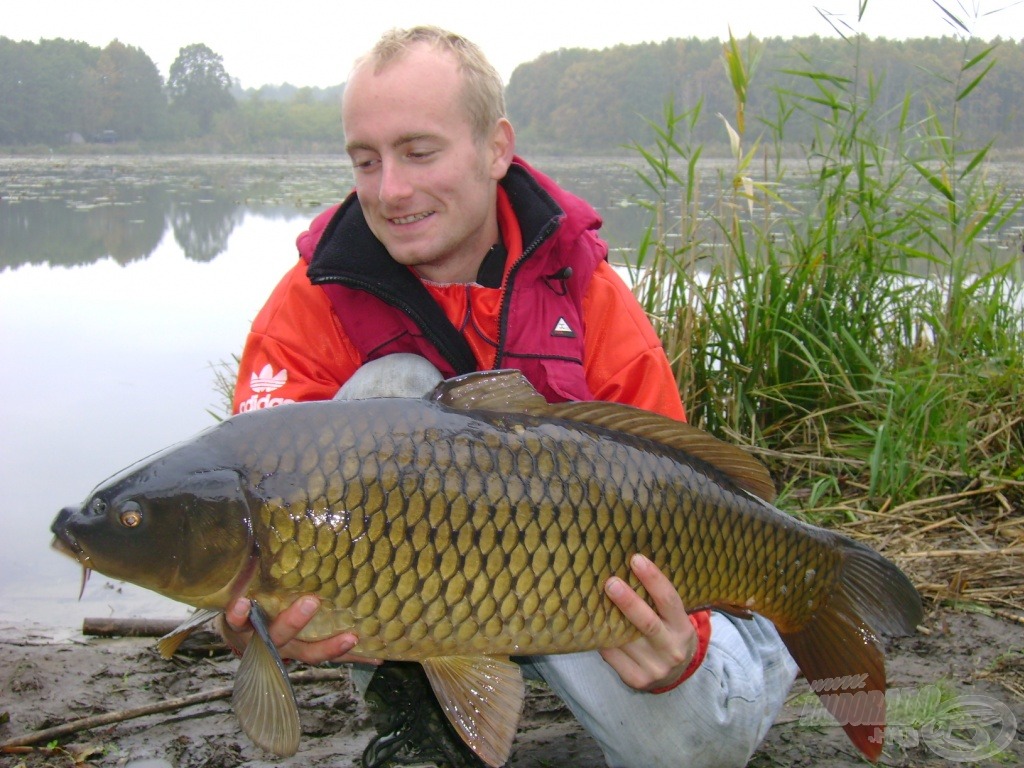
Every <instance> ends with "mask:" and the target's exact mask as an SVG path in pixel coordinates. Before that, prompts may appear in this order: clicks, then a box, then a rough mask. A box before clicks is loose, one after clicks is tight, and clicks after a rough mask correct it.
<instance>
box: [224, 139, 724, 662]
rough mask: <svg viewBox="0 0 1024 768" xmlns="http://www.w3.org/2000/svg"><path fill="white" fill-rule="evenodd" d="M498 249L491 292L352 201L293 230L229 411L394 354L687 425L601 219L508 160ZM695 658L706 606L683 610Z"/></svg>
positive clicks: (311, 393) (328, 389)
mask: <svg viewBox="0 0 1024 768" xmlns="http://www.w3.org/2000/svg"><path fill="white" fill-rule="evenodd" d="M498 224H499V228H500V229H501V235H502V240H503V242H504V245H505V249H506V251H507V258H506V260H505V270H504V275H503V277H502V279H501V284H500V286H498V287H487V286H485V285H482V284H479V283H468V284H466V283H452V284H438V283H431V282H427V281H424V280H421V279H420V278H418V277H417V276H416V274H415V273H414V272H413V271H412V270H410V269H408V268H406V267H404V266H402V265H400V264H398V263H397V262H395V261H394V260H393V259H391V258H390V256H388V254H387V252H386V251H385V250H384V247H383V245H381V243H380V242H379V241H378V240H377V239H376V238H375V237H374V236H373V234H372V233H371V232H370V230H369V227H368V226H367V225H366V222H365V219H364V218H363V215H362V211H361V210H360V208H359V200H358V198H357V196H356V195H355V193H352V194H350V195H349V196H348V197H347V198H346V199H345V201H344V202H342V203H341V204H339V205H336V206H334V207H332V208H330V209H328V210H326V211H324V212H323V213H322V214H320V215H319V216H318V217H316V218H315V219H314V220H313V222H312V223H311V225H310V227H309V229H308V230H307V231H305V232H303V233H302V234H301V235H299V237H298V240H297V246H298V251H299V259H298V261H297V263H296V264H295V265H294V266H293V267H292V268H291V269H290V270H289V271H288V272H287V273H286V274H285V276H284V277H283V279H282V280H281V281H280V282H279V283H278V285H277V287H276V288H275V289H274V291H273V293H272V294H271V296H270V298H269V299H268V301H267V302H266V304H265V305H264V307H263V308H262V310H261V311H260V313H259V314H258V315H257V317H256V319H255V320H254V322H253V324H252V329H251V331H250V333H249V336H248V338H247V340H246V344H245V348H244V350H243V353H242V359H241V362H240V365H239V375H238V382H237V385H236V389H235V396H234V410H235V412H241V411H249V410H253V409H257V408H266V407H272V406H276V405H281V404H283V403H289V402H301V401H308V400H327V399H330V398H332V397H334V395H335V394H336V393H337V391H338V389H339V388H340V387H341V386H342V385H343V384H344V383H345V382H346V381H348V379H349V378H350V377H351V376H352V374H353V373H355V371H356V370H357V369H358V368H359V367H360V366H361V365H362V364H363V363H365V362H368V361H369V360H373V359H376V358H379V357H382V356H384V355H387V354H391V353H395V352H413V353H415V354H419V355H422V356H424V357H426V358H427V359H428V360H430V361H431V362H432V363H434V365H435V366H436V367H437V368H438V369H439V370H440V371H441V373H442V374H443V375H445V376H451V375H454V374H457V373H465V372H468V371H471V370H490V369H494V368H518V369H520V370H522V371H523V373H524V374H525V375H526V377H527V378H528V379H529V380H530V381H531V383H532V384H533V385H534V386H535V387H536V388H537V389H538V391H540V392H541V393H542V394H543V395H544V396H545V397H546V398H547V399H548V400H549V401H552V402H554V401H564V400H585V399H596V400H606V401H611V402H618V403H625V404H628V405H634V406H637V407H640V408H644V409H646V410H650V411H655V412H657V413H661V414H664V415H666V416H670V417H672V418H675V419H680V420H683V419H685V412H684V410H683V405H682V402H681V400H680V397H679V390H678V387H677V385H676V382H675V380H674V378H673V376H672V371H671V368H670V367H669V363H668V360H667V358H666V356H665V353H664V351H663V349H662V346H661V342H660V339H659V338H658V336H657V334H656V333H655V331H654V329H653V328H652V327H651V324H650V322H649V321H648V319H647V317H646V315H645V313H644V311H643V308H642V307H641V306H640V304H639V303H638V302H637V301H636V299H635V298H634V297H633V295H632V293H631V292H630V290H629V288H628V287H627V286H626V284H625V283H624V282H623V281H622V279H621V278H620V277H619V276H618V274H617V273H616V272H615V270H614V268H613V267H612V266H611V265H610V264H609V263H608V261H607V245H606V244H605V243H604V241H603V240H601V239H600V238H599V236H598V234H597V231H598V229H599V227H600V226H601V219H600V216H599V215H598V214H597V212H596V211H595V210H594V209H593V208H592V207H591V206H590V205H589V204H588V203H587V202H585V201H584V200H582V199H581V198H579V197H576V196H575V195H572V194H571V193H569V192H567V191H565V190H563V189H562V188H560V187H559V186H558V185H557V184H556V183H555V182H554V181H553V180H552V179H550V178H548V177H547V176H545V175H544V174H542V173H540V172H539V171H536V170H535V169H533V168H531V167H530V166H528V165H527V164H526V163H525V162H524V161H522V160H521V159H519V158H516V160H515V161H514V163H513V164H512V166H511V167H510V169H509V173H508V174H507V176H506V178H505V179H503V180H502V182H501V185H500V186H499V189H498ZM691 619H692V620H693V623H694V625H695V627H696V628H697V630H698V633H699V638H700V648H699V651H698V658H697V659H695V662H696V663H695V664H693V665H692V667H693V668H696V666H697V665H698V664H699V661H700V658H703V655H704V652H705V651H706V648H707V643H708V639H709V637H710V622H709V620H708V616H707V612H706V611H701V612H698V613H695V614H692V615H691Z"/></svg>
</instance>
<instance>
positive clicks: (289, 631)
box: [270, 595, 320, 648]
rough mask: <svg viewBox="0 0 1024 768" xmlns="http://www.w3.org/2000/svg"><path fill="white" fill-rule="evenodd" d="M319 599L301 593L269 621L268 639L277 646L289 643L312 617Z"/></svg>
mask: <svg viewBox="0 0 1024 768" xmlns="http://www.w3.org/2000/svg"><path fill="white" fill-rule="evenodd" d="M319 608H320V601H319V600H317V599H316V598H315V597H313V596H312V595H303V596H302V597H300V598H299V599H298V600H296V601H295V602H294V603H292V604H291V605H290V606H288V607H287V608H285V609H284V610H283V611H281V613H280V614H278V616H277V617H276V618H275V619H274V620H273V621H272V622H271V623H270V639H271V640H273V641H274V645H276V646H277V647H278V648H280V647H281V646H283V645H285V644H287V643H290V642H291V641H292V640H294V639H295V636H296V635H298V634H299V632H301V631H302V629H303V628H304V627H305V626H306V625H307V624H308V623H309V620H310V619H312V618H313V614H315V613H316V612H317V610H318V609H319Z"/></svg>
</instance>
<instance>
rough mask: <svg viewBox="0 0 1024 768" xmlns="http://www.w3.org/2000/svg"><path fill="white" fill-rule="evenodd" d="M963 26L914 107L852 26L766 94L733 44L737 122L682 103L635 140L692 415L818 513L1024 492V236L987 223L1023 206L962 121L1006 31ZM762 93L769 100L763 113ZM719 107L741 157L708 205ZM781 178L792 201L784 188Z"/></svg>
mask: <svg viewBox="0 0 1024 768" xmlns="http://www.w3.org/2000/svg"><path fill="white" fill-rule="evenodd" d="M864 5H866V2H865V3H862V9H863V6H864ZM951 17H952V15H951ZM953 18H955V17H953ZM958 23H961V22H959V21H958ZM962 26H963V28H964V31H965V35H964V39H963V40H962V41H961V43H960V45H961V50H960V55H959V56H957V57H956V59H957V61H959V62H961V64H960V66H959V68H958V70H957V71H956V72H955V73H953V75H952V76H951V75H950V74H949V73H940V72H935V73H932V76H933V78H935V80H936V81H937V82H938V84H939V86H941V88H940V90H939V91H933V93H942V94H944V101H943V102H942V103H941V104H940V102H939V101H938V100H937V99H934V100H932V101H931V102H930V106H929V108H928V111H927V112H926V113H924V114H922V115H916V114H915V112H914V107H913V104H912V97H911V95H910V94H909V93H908V94H907V95H906V96H905V97H904V98H903V100H902V102H898V104H897V106H896V107H895V108H893V107H892V106H890V104H889V102H888V101H886V100H885V99H884V98H883V94H882V91H883V88H882V85H881V83H880V81H879V80H878V79H877V78H876V77H875V75H874V73H873V71H872V70H871V69H870V68H868V67H865V66H864V65H863V63H862V62H863V61H864V59H865V57H867V56H873V55H874V54H873V52H872V49H873V44H871V43H870V42H869V41H865V40H863V39H861V38H859V37H851V38H849V39H847V40H846V41H845V42H844V43H843V45H844V46H845V47H846V49H847V50H846V52H845V53H844V55H843V56H842V57H827V58H824V57H823V58H822V59H821V60H820V62H818V63H814V62H812V61H806V62H804V64H803V65H802V66H801V67H800V68H794V69H792V70H790V71H789V75H790V76H791V77H792V78H794V82H793V83H792V84H789V85H785V86H783V85H773V86H771V87H770V88H769V89H768V90H770V98H769V96H768V94H765V93H764V92H763V91H762V89H761V88H760V87H759V83H758V80H757V78H756V70H758V67H763V66H764V61H765V50H766V48H767V46H761V45H758V44H756V43H753V42H751V43H749V44H741V43H740V42H738V41H736V40H729V41H728V42H727V43H726V45H725V46H724V53H723V58H724V63H725V69H726V71H727V73H728V77H729V82H730V83H731V86H732V89H731V90H732V105H731V108H730V109H729V111H728V112H726V113H724V114H727V115H729V117H728V118H727V117H725V116H723V114H719V115H718V116H716V117H714V118H713V119H709V118H707V117H706V109H705V106H704V104H702V103H700V102H698V103H697V104H696V105H695V106H693V107H691V108H689V109H688V110H685V111H681V112H679V111H676V109H675V108H674V107H672V106H669V107H668V108H666V110H665V113H664V117H663V119H662V121H661V123H660V124H658V123H652V124H651V128H652V130H653V131H654V132H655V135H656V139H655V140H654V141H653V142H652V143H651V144H650V145H648V146H640V145H637V146H636V147H635V149H636V151H638V152H639V153H640V154H641V156H642V157H643V158H644V160H645V161H646V163H645V171H644V172H643V174H642V175H643V177H644V180H645V182H646V183H647V185H648V186H649V187H650V189H651V190H652V191H653V192H654V193H655V195H656V199H657V202H656V203H654V204H652V205H651V208H652V221H653V223H652V225H651V228H650V230H649V232H648V236H647V238H646V239H645V240H644V242H643V243H642V244H641V247H640V249H639V254H638V261H637V263H636V265H635V269H636V277H637V279H638V292H639V294H640V296H641V299H642V301H643V302H644V304H645V306H646V307H647V308H648V311H649V313H650V314H651V316H652V317H653V318H654V319H655V322H656V325H657V327H658V329H659V332H660V333H661V335H662V338H663V339H664V342H665V345H666V348H667V350H668V352H669V356H670V359H671V360H672V361H673V365H674V366H675V371H676V375H677V377H678V380H679V382H680V386H681V388H682V391H683V396H684V401H685V402H686V403H687V404H688V405H689V408H690V417H691V420H692V421H693V422H695V423H697V424H699V425H701V426H704V427H705V428H708V429H710V430H711V431H713V432H716V433H718V434H720V435H723V436H725V437H726V438H728V439H730V440H733V441H738V442H741V443H744V444H746V445H749V446H751V449H752V450H754V451H755V452H756V453H758V454H759V455H761V456H762V457H764V458H765V459H766V460H767V461H768V462H769V464H770V465H772V467H773V469H774V470H775V471H776V473H777V476H778V477H779V478H780V479H781V480H782V481H783V483H782V484H783V486H786V484H787V483H788V482H789V481H791V480H794V479H797V478H798V480H797V481H795V482H793V484H792V487H785V488H784V494H783V495H784V500H783V504H784V505H786V506H788V507H789V508H793V507H796V506H801V505H802V506H803V507H804V510H805V513H806V514H810V515H811V516H812V517H814V518H815V519H816V520H818V521H821V520H825V519H827V520H831V521H833V522H840V521H842V520H847V521H852V520H856V519H858V517H859V515H860V514H861V513H862V512H863V511H865V510H867V511H870V510H878V509H882V510H886V509H898V508H899V505H901V504H903V505H906V504H921V503H926V504H927V503H932V504H933V505H934V506H935V507H937V508H945V509H949V508H951V507H952V506H954V505H955V502H956V501H957V500H960V501H964V502H966V503H967V505H968V506H969V508H970V509H971V510H972V513H969V514H968V516H967V517H968V518H969V519H973V520H980V519H981V518H982V517H983V516H984V514H983V512H982V510H985V509H992V510H995V514H998V513H999V512H1000V511H1001V510H1007V509H1009V510H1019V509H1020V505H1021V503H1022V502H1024V493H1022V491H1024V470H1022V467H1024V384H1022V381H1024V301H1022V298H1024V297H1022V293H1021V287H1022V286H1021V282H1020V276H1019V275H1014V274H1013V270H1014V269H1016V268H1017V265H1018V263H1019V261H1020V253H1021V248H1022V241H1021V239H1020V238H1021V233H1020V232H1015V233H1014V232H1011V233H1009V234H1007V233H1005V232H1004V233H1003V236H1004V237H1005V238H1007V239H1006V240H1005V241H1001V240H1000V239H999V238H998V237H992V235H993V233H999V232H1000V231H1001V230H1002V228H1003V225H1004V224H1005V223H1006V221H1007V219H1008V217H1009V216H1011V215H1012V214H1013V213H1014V212H1015V211H1016V210H1017V209H1018V208H1019V207H1020V205H1021V200H1020V198H1019V195H1017V197H1016V198H1012V197H1011V196H1010V195H1009V194H1008V193H1007V192H1006V191H1004V190H1003V189H1002V188H1001V187H1000V185H999V181H998V179H992V178H990V177H989V174H988V167H987V162H986V161H987V160H988V158H989V155H990V154H991V152H992V151H993V149H994V147H995V144H994V143H993V140H992V139H991V138H990V139H972V140H969V139H967V138H966V137H965V134H964V129H963V123H964V121H965V119H966V118H965V116H966V115H968V114H970V113H971V111H972V109H973V106H972V100H973V99H975V98H977V97H978V94H979V93H981V92H982V89H983V88H984V85H985V82H986V80H987V79H988V78H990V77H997V76H998V75H997V72H998V68H996V67H994V66H993V65H994V64H995V63H996V54H997V52H1001V51H1002V47H1001V46H1000V47H998V48H997V46H996V45H995V44H991V45H988V44H982V43H980V42H978V41H976V40H971V39H970V37H969V35H968V34H966V31H967V27H966V25H962ZM847 62H848V63H847ZM755 95H757V96H759V101H760V103H762V104H763V103H768V102H769V101H771V103H773V104H774V105H775V107H774V110H773V112H772V114H771V115H770V116H769V115H768V114H767V113H765V112H763V111H762V112H761V113H760V114H759V115H758V116H757V117H756V118H754V117H753V116H752V115H753V110H751V109H750V106H749V105H750V103H751V102H752V101H753V100H754V98H755ZM709 123H710V124H711V126H713V127H714V128H715V129H716V130H717V131H719V132H720V135H721V136H722V137H723V140H724V141H727V142H728V145H729V146H730V151H731V156H732V164H731V166H730V167H729V168H728V169H726V170H723V171H722V172H721V173H720V178H719V185H720V188H721V190H722V193H721V195H720V198H719V202H718V205H717V207H716V209H715V210H713V211H700V210H697V207H696V200H697V194H696V187H697V183H698V181H697V180H698V174H697V172H696V169H697V164H698V161H699V160H700V158H701V156H702V153H703V145H702V144H701V143H700V141H699V137H700V136H701V135H703V132H704V131H706V130H707V127H708V124H709ZM793 126H797V127H796V128H793V129H792V130H791V128H792V127H793ZM793 132H795V133H797V134H798V135H799V136H800V137H801V138H794V136H793V135H792V134H793ZM794 145H798V146H799V148H800V151H799V156H800V157H801V158H802V159H801V160H800V161H798V162H797V161H793V160H788V161H787V160H786V159H785V157H786V156H787V153H789V152H790V148H791V147H792V146H794ZM790 156H792V155H791V154H790ZM783 178H785V179H786V185H787V189H795V190H797V192H798V193H799V196H800V197H801V198H802V199H801V200H800V202H799V204H797V203H795V202H793V201H791V200H786V199H781V198H780V197H779V196H778V194H777V193H776V192H775V190H776V189H778V188H779V185H778V183H779V182H781V181H782V179H783ZM796 196H797V194H796V193H794V197H796ZM808 478H810V481H808ZM970 514H977V515H978V516H977V517H975V518H970ZM954 519H955V518H954ZM971 524H972V523H970V522H968V523H967V524H966V525H968V526H969V525H971Z"/></svg>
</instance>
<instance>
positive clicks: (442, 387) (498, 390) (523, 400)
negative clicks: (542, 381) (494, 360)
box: [427, 369, 547, 413]
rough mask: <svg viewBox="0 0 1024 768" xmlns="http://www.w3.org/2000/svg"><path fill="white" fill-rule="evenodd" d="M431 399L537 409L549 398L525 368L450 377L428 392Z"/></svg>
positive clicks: (462, 405) (458, 406) (473, 406)
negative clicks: (532, 380)
mask: <svg viewBox="0 0 1024 768" xmlns="http://www.w3.org/2000/svg"><path fill="white" fill-rule="evenodd" d="M427 399H428V400H432V401H433V402H435V403H440V404H441V405H445V406H447V407H449V408H453V409H455V410H460V411H498V412H500V413H534V412H536V411H537V410H538V409H542V408H544V406H546V405H547V401H545V400H544V396H543V395H542V394H541V393H540V392H538V391H537V390H536V389H534V388H533V385H532V384H530V382H529V381H527V379H526V377H525V376H524V375H523V374H522V371H517V370H515V369H505V370H500V371H477V372H475V373H466V374H463V375H462V376H455V377H454V378H451V379H446V380H444V381H442V382H441V383H440V384H438V385H437V386H436V387H434V390H433V391H432V392H431V393H430V394H429V395H427Z"/></svg>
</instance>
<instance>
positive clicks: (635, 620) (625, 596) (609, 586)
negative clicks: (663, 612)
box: [604, 576, 664, 637]
mask: <svg viewBox="0 0 1024 768" xmlns="http://www.w3.org/2000/svg"><path fill="white" fill-rule="evenodd" d="M604 588H605V592H606V593H607V594H608V597H609V598H611V601H612V602H613V603H615V605H616V607H617V608H618V609H619V610H620V611H622V613H623V615H625V617H626V618H627V619H629V621H630V623H632V624H633V625H634V626H636V628H637V629H639V630H640V632H641V634H643V635H645V636H646V637H654V636H655V635H657V634H658V633H659V632H661V631H662V629H663V628H664V623H663V622H662V620H661V617H660V616H658V614H657V613H655V611H654V609H653V608H651V606H650V605H648V604H647V603H646V602H645V601H644V600H643V599H642V598H641V597H640V595H638V594H637V593H636V592H635V591H634V590H633V589H632V588H631V587H630V586H629V585H628V584H627V583H626V582H624V581H623V580H622V579H620V578H619V577H618V576H612V577H611V578H610V579H608V581H607V582H605V587H604Z"/></svg>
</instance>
